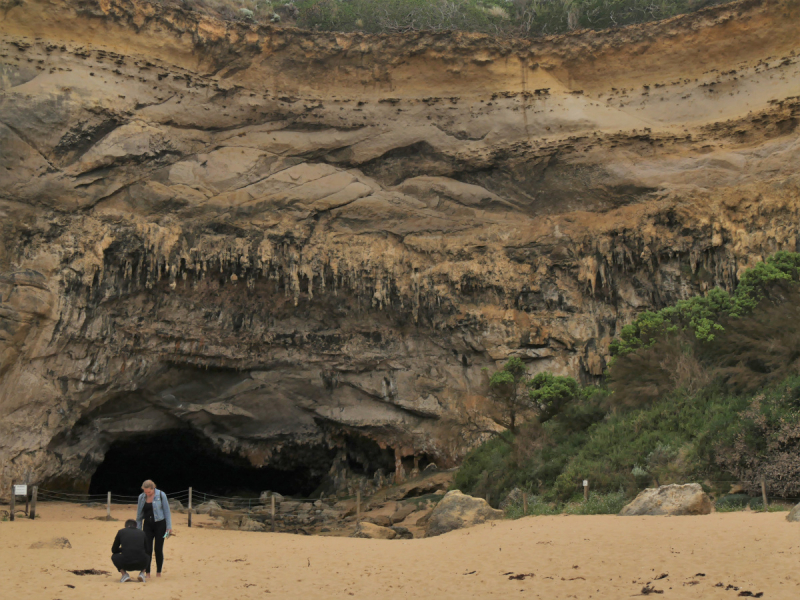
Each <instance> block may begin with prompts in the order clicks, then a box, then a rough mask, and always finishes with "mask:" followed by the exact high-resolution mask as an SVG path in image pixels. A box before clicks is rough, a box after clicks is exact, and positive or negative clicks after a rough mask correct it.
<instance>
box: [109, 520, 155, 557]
mask: <svg viewBox="0 0 800 600" xmlns="http://www.w3.org/2000/svg"><path fill="white" fill-rule="evenodd" d="M120 551H122V556H124V557H125V558H126V559H128V560H138V559H141V558H144V559H146V558H147V543H146V538H145V536H144V531H142V530H141V529H133V528H131V527H126V528H125V529H120V530H119V531H118V532H117V537H115V538H114V545H113V546H111V553H112V554H118V553H119V552H120Z"/></svg>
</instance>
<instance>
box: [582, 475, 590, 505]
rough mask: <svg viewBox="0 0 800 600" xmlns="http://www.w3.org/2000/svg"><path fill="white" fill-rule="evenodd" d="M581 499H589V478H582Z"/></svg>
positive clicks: (586, 500) (585, 500)
mask: <svg viewBox="0 0 800 600" xmlns="http://www.w3.org/2000/svg"><path fill="white" fill-rule="evenodd" d="M583 501H584V502H588V501H589V480H588V479H584V480H583Z"/></svg>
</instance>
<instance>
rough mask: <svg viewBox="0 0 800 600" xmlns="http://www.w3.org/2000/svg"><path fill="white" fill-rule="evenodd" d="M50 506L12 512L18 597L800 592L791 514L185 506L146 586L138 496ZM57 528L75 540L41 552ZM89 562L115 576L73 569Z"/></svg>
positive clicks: (7, 573) (3, 549)
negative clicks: (137, 572) (122, 566)
mask: <svg viewBox="0 0 800 600" xmlns="http://www.w3.org/2000/svg"><path fill="white" fill-rule="evenodd" d="M39 513H40V514H41V518H37V519H36V521H35V522H34V521H31V520H30V519H27V518H20V517H18V518H17V520H16V521H14V522H13V523H12V522H0V561H2V564H3V565H5V568H4V569H2V571H0V589H2V590H3V597H4V598H25V599H26V600H72V599H76V600H77V599H85V598H104V599H108V600H113V599H116V598H132V597H133V598H136V597H140V598H144V597H145V594H148V595H149V594H151V593H153V592H155V593H156V594H157V595H156V597H157V598H165V599H169V600H188V599H190V598H215V599H217V598H242V599H245V598H264V597H275V598H351V597H356V598H465V597H467V598H489V597H492V598H494V597H497V598H500V597H505V598H508V597H514V596H517V597H522V598H546V599H555V598H584V599H586V598H603V599H606V598H609V599H610V598H629V597H632V596H637V595H640V594H641V593H642V588H643V587H644V586H645V585H647V584H648V583H649V584H650V587H652V588H654V589H656V590H662V591H663V594H659V595H658V597H659V598H703V599H714V598H720V599H722V598H735V597H739V596H741V595H742V592H752V594H753V595H754V596H755V594H757V593H758V592H763V596H761V597H763V598H769V599H784V598H785V599H787V600H788V599H790V598H791V599H795V598H797V597H798V596H800V587H799V586H800V574H798V570H797V565H798V560H800V540H798V535H800V525H795V524H790V523H787V522H786V521H785V515H786V513H768V514H762V513H750V512H740V513H724V514H711V515H708V516H701V517H616V516H558V517H527V518H525V519H520V520H517V521H500V522H495V523H490V524H486V525H481V526H478V527H474V528H472V529H467V530H462V531H455V532H451V533H448V534H445V535H443V536H440V537H436V538H431V539H419V540H399V541H398V540H387V541H382V540H366V539H350V538H337V537H309V536H300V535H292V534H272V533H252V532H240V531H224V530H219V529H212V528H208V527H192V528H191V529H189V528H187V527H186V515H176V516H175V521H174V528H175V530H176V532H177V534H178V535H177V537H175V538H172V539H170V540H168V541H167V543H166V548H165V553H166V561H165V565H164V576H163V577H162V578H161V579H155V577H154V578H153V580H152V581H151V582H149V583H147V584H146V585H143V584H141V583H138V582H130V583H126V584H122V585H121V584H119V583H118V579H119V577H118V575H117V573H116V572H115V571H114V569H113V565H112V564H111V560H110V548H111V543H112V541H113V538H114V534H115V532H116V531H117V529H119V528H120V527H121V526H122V520H124V519H126V518H130V517H133V516H134V509H133V508H132V507H123V506H115V507H113V510H112V514H113V516H114V517H115V518H117V519H120V521H117V522H105V521H97V520H92V519H93V517H97V516H101V515H104V514H105V509H104V508H102V509H101V508H88V507H85V506H79V505H68V504H41V505H40V506H39ZM194 518H195V523H196V524H199V525H204V524H209V522H210V520H209V519H208V517H194ZM54 537H66V538H67V539H68V540H69V541H70V544H71V546H72V548H68V549H31V545H32V544H34V543H36V542H40V541H41V542H46V541H48V540H51V539H52V538H54ZM80 569H101V570H106V571H108V572H109V574H108V575H86V576H79V575H75V574H73V573H71V572H70V571H71V570H80ZM154 571H155V569H154ZM531 573H532V574H533V575H532V576H530V575H528V574H531ZM664 573H666V574H667V575H666V576H665V577H663V578H661V579H656V577H659V576H660V575H662V574H664ZM516 575H526V577H524V578H523V579H512V578H511V577H513V576H516ZM720 584H721V585H720ZM735 588H738V589H735ZM151 597H152V596H151Z"/></svg>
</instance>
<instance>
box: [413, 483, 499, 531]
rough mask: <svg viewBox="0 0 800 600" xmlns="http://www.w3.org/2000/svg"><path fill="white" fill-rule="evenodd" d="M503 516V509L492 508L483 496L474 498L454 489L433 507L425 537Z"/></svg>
mask: <svg viewBox="0 0 800 600" xmlns="http://www.w3.org/2000/svg"><path fill="white" fill-rule="evenodd" d="M502 518H503V511H502V510H496V509H494V508H492V507H491V506H489V503H488V502H486V500H484V499H483V498H473V497H472V496H467V495H465V494H462V493H461V492H459V491H458V490H453V491H452V492H448V493H447V494H446V495H445V497H444V498H442V500H441V501H440V502H439V504H437V505H436V508H434V509H433V512H432V513H431V516H430V518H429V519H428V523H427V525H426V527H425V537H433V536H436V535H442V534H443V533H447V532H448V531H453V530H454V529H463V528H464V527H472V526H473V525H479V524H481V523H485V522H486V521H490V520H493V519H502Z"/></svg>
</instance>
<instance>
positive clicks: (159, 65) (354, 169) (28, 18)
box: [0, 0, 800, 489]
mask: <svg viewBox="0 0 800 600" xmlns="http://www.w3.org/2000/svg"><path fill="white" fill-rule="evenodd" d="M0 14H2V19H1V20H0V216H1V218H2V220H0V223H1V224H2V233H1V234H0V236H1V237H0V465H2V466H0V483H2V485H3V486H5V483H3V482H6V481H7V480H9V479H10V478H11V477H12V476H20V475H22V474H23V473H25V472H26V471H28V470H31V471H32V472H33V473H34V474H35V477H36V478H37V479H38V480H39V481H43V480H47V479H56V478H59V480H60V481H61V483H62V485H72V486H74V487H76V488H78V489H80V488H82V487H85V486H86V485H87V483H88V479H89V477H90V476H91V474H92V472H93V470H94V469H95V468H96V466H97V465H98V464H99V463H100V462H101V461H102V458H103V455H104V453H105V451H106V450H107V448H108V447H109V445H110V444H111V443H112V442H113V441H114V440H116V439H119V438H120V437H123V436H126V435H130V434H132V433H135V432H143V431H157V430H163V429H170V428H175V427H185V426H190V427H192V428H194V429H195V430H197V431H199V432H202V433H203V434H204V435H206V436H208V437H209V438H210V439H212V440H213V441H214V442H215V443H216V444H218V445H219V447H221V448H223V449H224V450H226V451H229V452H237V453H239V454H242V455H244V456H247V457H248V458H250V460H251V461H252V463H253V464H255V465H261V464H268V463H270V462H272V463H273V464H279V463H280V462H281V461H284V460H288V459H287V458H286V456H285V455H286V453H281V452H280V449H281V448H282V447H286V445H287V444H291V445H292V447H297V446H298V445H300V446H302V445H314V444H332V445H337V444H339V445H341V444H344V443H346V442H343V441H342V440H345V439H352V437H353V436H356V437H357V436H365V437H367V438H370V439H372V440H374V441H375V442H377V443H378V444H380V445H381V446H383V447H387V448H391V449H393V450H394V451H395V454H396V456H397V457H398V459H400V458H402V457H410V456H413V455H425V456H426V457H427V458H428V459H430V460H434V461H436V462H438V463H439V464H441V465H451V464H454V463H455V462H457V461H458V459H459V458H460V457H461V456H463V453H464V452H465V451H466V450H467V449H468V448H469V447H470V445H471V444H473V443H474V442H475V441H476V439H477V435H478V434H477V432H476V431H474V428H470V427H465V426H464V425H463V424H464V422H465V421H466V420H469V421H472V422H473V423H474V422H475V421H476V420H477V421H480V419H481V415H482V414H485V412H486V401H485V399H484V394H485V391H486V390H485V382H486V373H485V371H482V368H483V367H490V368H494V366H495V365H496V364H497V363H498V361H503V360H504V359H506V358H508V357H510V356H519V357H521V358H523V359H524V360H525V361H527V362H529V364H530V367H531V371H540V370H551V371H555V372H558V373H569V374H572V375H576V376H580V377H582V378H584V379H591V378H595V377H598V376H600V374H601V373H602V371H603V369H604V366H605V361H606V358H607V347H608V342H609V341H610V339H611V338H612V337H613V336H614V335H615V334H616V333H617V332H618V331H619V329H620V327H621V326H622V325H623V324H625V323H626V322H628V321H629V320H630V319H631V318H632V317H633V316H634V315H635V314H636V313H637V312H639V311H641V310H643V309H646V308H652V307H660V306H663V305H664V304H667V303H671V302H674V301H675V300H677V299H680V298H684V297H687V296H689V295H692V294H696V293H698V292H702V291H703V290H706V289H708V288H709V287H711V286H715V285H721V286H724V287H728V288H730V287H731V286H732V285H733V284H734V283H735V281H736V278H737V274H738V273H739V272H741V270H742V269H744V268H746V267H748V266H750V265H752V264H753V263H754V262H756V261H758V260H760V259H761V258H762V257H764V256H765V255H767V254H769V253H772V252H774V251H776V250H779V249H791V250H795V249H797V247H798V238H797V235H798V210H800V175H798V171H797V165H798V164H800V138H799V134H798V131H800V129H798V119H800V57H799V56H798V52H799V51H800V2H798V0H775V1H764V2H739V3H734V4H731V5H727V6H722V7H717V8H713V9H709V10H705V11H702V12H700V13H696V14H693V15H688V16H684V17H679V18H675V19H672V20H669V21H664V22H659V23H653V24H649V25H645V26H636V27H629V28H625V29H619V30H613V31H603V32H577V33H574V34H571V35H568V36H563V37H553V38H546V39H543V40H536V41H519V40H516V41H514V40H496V39H491V38H487V37H484V36H480V35H468V34H413V35H397V36H366V35H357V34H346V35H345V34H342V35H337V34H319V33H313V32H307V31H299V30H294V29H279V28H266V27H256V26H251V27H247V26H242V25H234V24H230V23H227V24H226V23H222V22H218V21H214V20H212V19H209V18H204V17H200V16H197V15H196V14H193V13H189V12H184V11H180V10H172V9H163V8H156V7H154V6H152V5H150V4H147V3H144V2H137V1H133V2H131V1H128V0H99V1H94V0H61V1H56V0H54V1H49V2H45V1H44V0H24V2H21V3H17V2H5V3H0ZM348 436H349V437H348ZM289 462H291V461H289Z"/></svg>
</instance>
